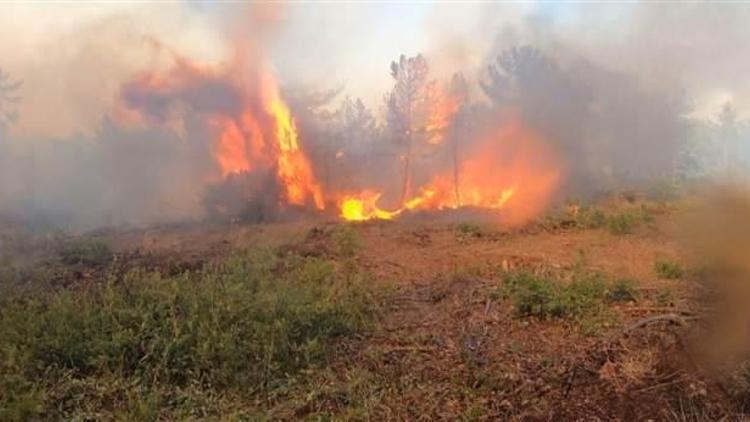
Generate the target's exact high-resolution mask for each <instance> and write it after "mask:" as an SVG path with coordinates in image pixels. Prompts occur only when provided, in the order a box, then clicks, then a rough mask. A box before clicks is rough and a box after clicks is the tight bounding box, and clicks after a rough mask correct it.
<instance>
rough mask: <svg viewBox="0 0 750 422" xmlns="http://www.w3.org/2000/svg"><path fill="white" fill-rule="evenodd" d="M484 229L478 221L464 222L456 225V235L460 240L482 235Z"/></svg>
mask: <svg viewBox="0 0 750 422" xmlns="http://www.w3.org/2000/svg"><path fill="white" fill-rule="evenodd" d="M482 231H483V230H482V226H480V225H479V224H477V223H471V222H462V223H459V224H458V225H457V226H456V237H457V238H458V239H459V240H466V239H469V238H473V237H481V236H482Z"/></svg>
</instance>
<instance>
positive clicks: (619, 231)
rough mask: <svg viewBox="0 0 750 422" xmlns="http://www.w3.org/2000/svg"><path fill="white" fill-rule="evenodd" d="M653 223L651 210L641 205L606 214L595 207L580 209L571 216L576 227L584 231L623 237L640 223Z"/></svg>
mask: <svg viewBox="0 0 750 422" xmlns="http://www.w3.org/2000/svg"><path fill="white" fill-rule="evenodd" d="M652 221H653V215H652V213H651V210H650V209H649V208H648V207H646V206H644V205H642V206H641V207H638V208H634V207H631V208H627V209H622V210H617V211H615V212H612V213H609V214H608V213H606V212H604V211H603V210H602V209H599V208H596V207H581V208H579V209H578V212H577V213H576V214H575V215H574V216H573V223H574V225H575V226H576V227H579V228H584V229H602V228H604V229H607V231H609V232H610V233H612V234H615V235H623V234H629V233H632V232H633V229H634V228H635V227H636V226H638V225H639V224H642V223H650V222H652Z"/></svg>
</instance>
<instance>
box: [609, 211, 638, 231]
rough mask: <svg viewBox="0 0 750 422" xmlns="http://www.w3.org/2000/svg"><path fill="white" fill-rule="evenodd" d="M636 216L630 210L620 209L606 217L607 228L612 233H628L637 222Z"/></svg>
mask: <svg viewBox="0 0 750 422" xmlns="http://www.w3.org/2000/svg"><path fill="white" fill-rule="evenodd" d="M637 220H638V218H637V216H636V215H635V214H633V213H632V212H627V211H622V212H619V213H616V214H612V215H610V216H608V217H607V223H606V226H607V230H608V231H609V232H610V233H612V234H617V235H621V234H629V233H632V232H633V226H635V224H636V223H637Z"/></svg>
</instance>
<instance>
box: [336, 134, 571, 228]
mask: <svg viewBox="0 0 750 422" xmlns="http://www.w3.org/2000/svg"><path fill="white" fill-rule="evenodd" d="M487 136H491V137H492V139H491V140H488V141H487V142H481V143H480V145H481V146H482V147H481V148H479V149H478V150H477V151H475V152H474V153H473V154H472V155H471V156H470V157H469V158H467V159H466V160H464V161H463V163H462V165H461V167H460V172H459V174H460V177H459V178H458V179H455V178H454V177H451V176H450V175H449V174H450V172H448V171H446V172H445V173H440V174H437V175H436V176H435V177H433V179H432V181H431V182H430V183H429V184H427V185H425V186H423V187H422V188H421V189H420V191H419V192H420V193H419V195H416V196H414V197H412V198H410V199H408V200H407V201H405V202H404V204H403V205H402V206H401V207H400V208H398V209H396V210H394V211H384V210H381V209H380V208H378V207H377V204H376V202H377V200H378V199H379V198H380V197H381V196H382V195H381V194H380V193H377V192H372V191H365V192H363V193H362V194H360V195H349V196H347V197H345V199H344V200H343V201H341V202H340V204H339V206H340V208H341V211H342V212H341V217H342V218H344V219H346V220H350V221H363V220H369V219H374V218H380V219H392V218H393V217H395V216H397V215H399V214H401V213H403V212H404V211H406V210H428V209H436V210H440V209H456V208H461V207H467V206H470V207H478V208H485V209H494V210H503V215H504V217H505V220H504V221H505V222H507V223H509V224H515V223H521V222H524V221H527V220H528V219H529V218H531V217H533V216H534V215H537V214H538V213H539V212H541V211H542V210H543V208H544V207H545V206H546V204H547V202H548V200H549V198H550V196H551V194H552V192H553V190H554V188H555V187H556V186H557V183H558V180H559V177H560V171H559V169H558V167H557V166H556V165H555V163H554V160H553V159H552V157H551V154H550V153H549V151H547V150H546V149H545V148H544V146H543V144H542V143H541V141H540V138H539V137H538V135H536V134H535V133H533V132H532V131H530V130H529V129H527V128H525V127H524V126H523V125H521V124H520V123H519V122H518V121H512V122H510V123H508V124H506V125H504V126H503V127H502V128H500V129H498V130H496V131H493V132H492V133H491V134H490V135H487ZM491 148H495V149H494V150H493V149H491ZM506 154H507V155H506ZM456 183H458V189H456ZM456 190H458V191H459V192H460V193H461V195H460V198H461V201H460V202H458V201H457V198H456V195H455V192H456Z"/></svg>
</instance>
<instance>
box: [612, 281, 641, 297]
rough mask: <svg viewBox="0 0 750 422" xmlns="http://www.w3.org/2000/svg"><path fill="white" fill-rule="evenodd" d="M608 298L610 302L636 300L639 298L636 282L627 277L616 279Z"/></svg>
mask: <svg viewBox="0 0 750 422" xmlns="http://www.w3.org/2000/svg"><path fill="white" fill-rule="evenodd" d="M607 300H608V301H610V302H635V301H636V300H638V292H637V291H636V289H635V282H634V281H633V280H631V279H627V278H621V279H619V280H617V281H615V282H614V283H613V284H612V286H611V287H610V289H609V291H608V292H607Z"/></svg>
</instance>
